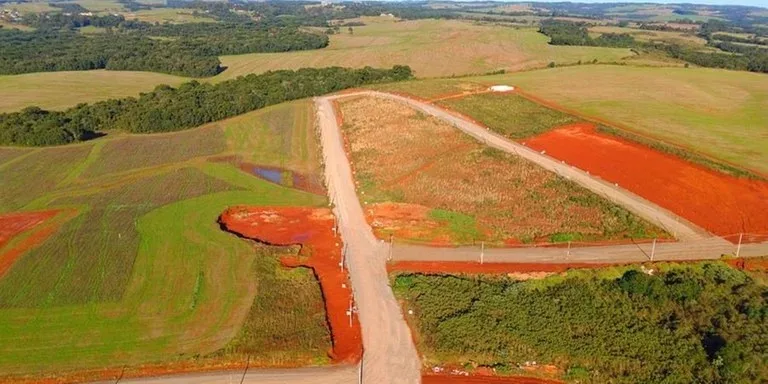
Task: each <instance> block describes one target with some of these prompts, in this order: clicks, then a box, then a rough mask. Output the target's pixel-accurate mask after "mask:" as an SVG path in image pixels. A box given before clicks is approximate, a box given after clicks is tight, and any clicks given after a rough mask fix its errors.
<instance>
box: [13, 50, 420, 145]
mask: <svg viewBox="0 0 768 384" xmlns="http://www.w3.org/2000/svg"><path fill="white" fill-rule="evenodd" d="M411 77H412V72H411V69H410V68H409V67H407V66H400V65H396V66H394V67H392V69H374V68H370V67H366V68H362V69H348V68H340V67H331V68H320V69H316V68H304V69H299V70H297V71H272V72H266V73H264V74H260V75H255V74H251V75H248V76H245V77H238V78H237V79H234V80H229V81H225V82H222V83H218V84H215V85H213V84H209V83H199V82H197V81H192V82H188V83H185V84H182V85H181V86H179V87H178V88H172V87H170V86H167V85H161V86H158V87H156V88H155V89H154V90H153V91H152V92H148V93H144V94H141V95H140V96H139V97H138V98H134V97H128V98H124V99H112V100H107V101H102V102H98V103H94V104H80V105H78V106H76V107H73V108H70V109H68V110H66V111H63V112H58V111H44V110H41V109H40V108H37V107H30V108H27V109H24V110H23V111H21V112H14V113H5V114H0V145H22V146H42V145H54V144H66V143H71V142H74V141H79V140H87V139H89V138H92V137H94V136H97V135H98V132H99V131H102V130H106V129H118V130H124V131H128V132H137V133H149V132H170V131H178V130H182V129H187V128H192V127H196V126H199V125H202V124H205V123H209V122H212V121H217V120H221V119H225V118H228V117H232V116H235V115H239V114H243V113H245V112H250V111H253V110H255V109H259V108H263V107H265V106H268V105H273V104H278V103H282V102H284V101H288V100H295V99H301V98H306V97H312V96H318V95H323V94H326V93H331V92H335V91H339V90H342V89H347V88H352V87H357V86H361V85H364V84H373V83H384V82H394V81H401V80H406V79H410V78H411Z"/></svg>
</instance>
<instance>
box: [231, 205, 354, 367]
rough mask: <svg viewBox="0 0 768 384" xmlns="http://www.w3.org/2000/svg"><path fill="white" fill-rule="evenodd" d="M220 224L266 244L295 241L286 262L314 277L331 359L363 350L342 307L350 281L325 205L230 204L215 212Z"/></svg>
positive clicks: (346, 303)
mask: <svg viewBox="0 0 768 384" xmlns="http://www.w3.org/2000/svg"><path fill="white" fill-rule="evenodd" d="M219 222H220V223H221V224H222V225H223V226H224V228H226V230H228V231H230V232H233V233H236V234H238V235H241V236H244V237H247V238H251V239H254V240H257V241H260V242H263V243H267V244H271V245H296V244H299V245H301V251H300V252H299V256H298V257H284V258H283V259H282V260H281V262H282V263H283V265H285V266H287V267H298V266H304V267H308V268H312V269H313V270H314V271H315V275H316V276H317V278H318V280H319V281H320V286H321V288H322V290H323V297H324V299H325V309H326V316H327V317H328V324H329V326H330V328H331V334H332V337H333V351H331V352H330V353H329V355H330V356H331V358H332V359H333V361H334V362H337V363H342V362H343V363H352V362H356V361H358V360H360V357H361V356H362V351H363V345H362V338H361V333H360V323H359V322H358V319H357V317H356V316H353V317H352V325H351V326H350V320H349V316H347V310H348V309H349V303H350V300H351V299H352V290H351V284H350V283H349V280H348V278H347V274H346V272H342V271H341V269H340V267H339V263H340V262H341V239H340V238H338V237H336V236H335V234H334V232H333V228H334V226H335V218H334V216H333V214H332V213H331V211H330V210H328V209H327V208H294V207H232V208H229V209H227V210H226V211H225V212H224V213H222V214H221V217H220V218H219Z"/></svg>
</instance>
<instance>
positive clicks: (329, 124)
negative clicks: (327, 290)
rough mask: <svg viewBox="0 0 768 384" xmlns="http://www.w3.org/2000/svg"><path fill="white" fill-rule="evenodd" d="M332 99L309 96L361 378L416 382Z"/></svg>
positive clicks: (412, 356) (383, 251) (381, 247)
mask: <svg viewBox="0 0 768 384" xmlns="http://www.w3.org/2000/svg"><path fill="white" fill-rule="evenodd" d="M331 100H332V97H323V98H318V99H316V100H315V104H316V107H317V119H318V126H319V129H320V133H321V140H322V147H323V157H324V163H325V177H326V185H327V186H328V194H329V197H330V199H331V202H332V203H333V205H334V207H333V211H334V214H335V215H336V217H337V218H338V220H339V231H340V233H341V236H342V239H343V242H344V246H345V249H346V253H345V254H346V261H347V265H348V267H349V276H350V280H351V282H352V289H353V292H354V296H355V301H356V305H357V309H358V314H359V319H360V324H361V326H362V331H363V349H364V355H363V361H362V364H363V382H365V383H377V384H386V383H418V382H420V366H421V364H420V362H419V358H418V354H417V353H416V348H415V347H414V345H413V341H412V339H411V333H410V330H409V329H408V326H407V324H406V323H405V320H404V319H403V315H402V313H401V312H400V306H399V305H398V303H397V301H396V300H395V296H394V294H393V293H392V290H391V289H390V287H389V280H388V277H387V270H386V258H387V251H388V249H387V246H386V245H385V244H383V243H382V242H380V241H379V240H377V239H376V238H375V237H374V235H373V231H372V230H371V227H370V226H369V225H368V223H367V222H366V221H365V216H364V214H363V209H362V207H361V206H360V201H359V200H358V198H357V194H356V192H355V187H354V186H355V183H354V179H353V178H352V169H351V167H350V165H349V160H348V159H347V156H346V154H345V152H344V145H343V142H342V138H341V131H340V127H339V126H338V124H337V122H336V115H335V113H334V110H333V106H332V104H331Z"/></svg>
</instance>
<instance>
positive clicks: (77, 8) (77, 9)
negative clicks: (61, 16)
mask: <svg viewBox="0 0 768 384" xmlns="http://www.w3.org/2000/svg"><path fill="white" fill-rule="evenodd" d="M48 5H49V6H51V7H53V8H59V9H61V11H62V12H64V13H85V12H88V10H87V9H86V8H85V7H83V6H82V5H80V4H77V3H48Z"/></svg>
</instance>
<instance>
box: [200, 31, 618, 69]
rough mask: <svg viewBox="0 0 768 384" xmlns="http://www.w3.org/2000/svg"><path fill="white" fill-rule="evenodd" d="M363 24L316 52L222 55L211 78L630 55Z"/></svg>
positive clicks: (528, 34)
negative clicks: (218, 68)
mask: <svg viewBox="0 0 768 384" xmlns="http://www.w3.org/2000/svg"><path fill="white" fill-rule="evenodd" d="M363 22H365V23H366V24H367V25H366V26H364V27H355V28H354V33H353V34H352V35H350V34H349V33H347V31H346V29H342V33H341V34H339V35H333V36H331V44H330V46H329V47H328V48H326V49H323V50H320V51H307V52H289V53H276V54H249V55H238V56H224V57H222V62H223V65H224V66H226V67H228V68H229V69H228V70H227V71H224V72H223V73H222V74H221V75H219V76H217V78H215V79H214V80H219V79H228V78H232V77H235V76H237V75H241V74H245V73H251V72H263V71H266V70H269V69H282V68H300V67H307V66H311V67H323V66H331V65H339V66H346V67H349V66H352V67H362V66H366V65H370V66H373V67H390V66H392V65H395V64H408V65H410V66H411V68H413V70H414V71H415V73H416V75H417V76H420V77H435V76H450V75H454V74H455V75H463V74H472V73H485V72H490V71H494V70H498V69H511V70H517V69H523V68H531V67H539V66H544V65H546V64H547V63H549V62H550V61H555V62H559V63H575V62H577V61H579V60H583V61H587V60H592V59H598V60H600V61H619V60H620V59H621V58H623V57H626V56H631V55H632V53H631V52H629V50H628V49H615V48H594V47H564V46H550V45H547V37H546V36H544V35H541V34H539V33H537V32H536V30H535V29H532V28H528V29H513V28H508V27H499V26H482V25H473V24H472V23H470V22H461V21H447V20H417V21H404V22H394V21H393V20H391V19H389V18H378V17H374V18H363Z"/></svg>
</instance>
